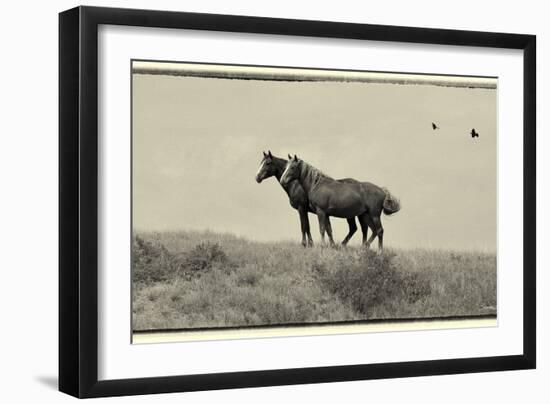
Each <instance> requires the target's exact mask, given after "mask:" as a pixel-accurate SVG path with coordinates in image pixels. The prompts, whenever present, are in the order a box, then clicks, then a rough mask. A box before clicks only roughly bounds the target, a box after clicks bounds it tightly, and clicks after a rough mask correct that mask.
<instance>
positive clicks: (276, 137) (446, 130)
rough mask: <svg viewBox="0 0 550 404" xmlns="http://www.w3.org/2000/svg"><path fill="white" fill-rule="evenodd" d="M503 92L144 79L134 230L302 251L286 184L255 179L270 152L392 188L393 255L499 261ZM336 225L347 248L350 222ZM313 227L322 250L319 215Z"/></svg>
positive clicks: (140, 77)
mask: <svg viewBox="0 0 550 404" xmlns="http://www.w3.org/2000/svg"><path fill="white" fill-rule="evenodd" d="M469 79H471V78H469ZM496 91H497V90H495V89H485V88H463V87H442V86H434V85H425V84H410V85H404V84H383V83H372V82H359V81H354V82H335V81H326V82H325V81H314V82H308V81H306V82H303V81H302V82H296V81H294V82H293V81H269V80H237V79H218V78H204V77H185V76H173V75H171V76H168V75H150V74H134V75H133V209H134V210H133V223H134V228H135V229H137V230H206V229H209V230H213V231H219V232H231V233H234V234H237V235H240V236H245V237H247V238H250V239H253V240H259V241H270V240H295V241H296V242H299V240H300V239H301V234H300V224H299V219H298V213H297V211H296V210H294V209H292V208H291V207H290V205H289V203H288V198H287V195H286V193H285V192H284V191H283V189H282V188H281V186H280V185H279V184H278V183H277V181H276V179H275V178H271V179H268V180H266V181H264V182H262V183H261V184H257V183H256V181H255V180H254V176H255V174H256V171H257V169H258V166H259V164H260V160H261V158H262V151H264V150H265V151H267V150H268V149H269V150H271V151H272V153H273V154H275V155H277V156H279V157H284V156H286V155H287V153H292V154H294V153H296V154H297V155H298V156H299V157H300V158H303V159H304V160H305V161H307V162H308V163H310V164H312V165H313V166H315V167H317V168H319V169H321V170H323V171H324V172H325V173H327V174H329V175H330V176H332V177H334V178H343V177H353V178H355V179H357V180H363V181H370V182H374V183H375V184H378V185H380V186H384V187H387V188H388V189H389V190H390V191H391V192H392V194H394V195H396V196H397V197H399V198H400V200H401V203H402V210H401V211H400V212H398V213H397V214H395V215H393V216H392V217H387V216H385V217H384V216H383V217H382V224H383V225H384V228H385V244H386V245H387V246H390V247H391V246H395V247H429V248H453V249H481V250H491V251H494V250H495V249H496V231H497V229H496V217H497V216H496V215H497V210H496V209H497V205H496V201H497V198H496V181H497V148H496V147H497V128H496V122H497V92H496ZM432 122H436V123H437V125H438V126H439V127H440V129H439V130H436V131H433V130H432V127H431V123H432ZM472 128H475V129H476V131H477V132H478V133H479V138H476V139H472V138H471V137H470V135H469V132H470V130H471V129H472ZM331 222H332V225H333V229H334V233H335V239H336V240H338V241H341V239H343V238H344V236H345V235H346V233H347V223H346V221H345V220H344V219H338V218H332V219H331ZM310 223H311V229H312V235H313V238H314V241H316V242H319V230H318V229H319V227H318V222H317V218H316V216H315V215H313V214H310ZM360 239H361V236H360V231H359V232H357V233H356V235H355V236H354V238H353V240H352V244H357V243H359V242H360Z"/></svg>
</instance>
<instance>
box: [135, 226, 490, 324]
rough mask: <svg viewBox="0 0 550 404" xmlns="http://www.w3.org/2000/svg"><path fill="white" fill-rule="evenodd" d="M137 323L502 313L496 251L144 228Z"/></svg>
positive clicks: (138, 252) (138, 258)
mask: <svg viewBox="0 0 550 404" xmlns="http://www.w3.org/2000/svg"><path fill="white" fill-rule="evenodd" d="M132 287H133V297H132V299H133V302H132V310H133V327H134V330H136V331H138V330H152V329H180V328H203V327H241V326H253V325H275V324H289V323H293V324H294V323H320V322H339V321H356V320H369V319H403V318H427V317H447V316H476V315H496V256H495V254H489V253H482V252H468V253H465V252H453V251H444V250H424V249H412V250H402V249H399V250H398V249H393V250H392V249H386V250H385V252H384V254H383V255H381V256H379V255H376V254H375V253H373V252H366V251H365V250H364V249H363V248H359V247H349V248H345V249H342V248H341V249H332V248H320V247H315V248H308V249H304V248H303V247H302V246H300V245H298V244H297V243H289V242H280V243H256V242H252V241H250V240H246V239H243V238H239V237H236V236H233V235H230V234H219V233H213V232H164V233H138V234H136V235H135V236H134V241H133V286H132Z"/></svg>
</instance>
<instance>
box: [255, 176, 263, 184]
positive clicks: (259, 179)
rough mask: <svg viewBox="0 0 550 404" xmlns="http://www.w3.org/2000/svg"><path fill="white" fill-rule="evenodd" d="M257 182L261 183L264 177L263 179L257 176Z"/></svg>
mask: <svg viewBox="0 0 550 404" xmlns="http://www.w3.org/2000/svg"><path fill="white" fill-rule="evenodd" d="M256 182H257V183H258V184H260V183H261V182H262V179H261V178H260V177H258V176H256Z"/></svg>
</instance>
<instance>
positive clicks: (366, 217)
mask: <svg viewBox="0 0 550 404" xmlns="http://www.w3.org/2000/svg"><path fill="white" fill-rule="evenodd" d="M363 215H364V220H365V222H366V223H367V225H368V227H370V229H371V230H372V234H371V235H370V237H369V239H368V240H367V241H366V242H363V244H364V245H365V247H367V249H368V248H369V247H370V245H371V243H372V242H373V241H374V239H375V238H376V235H377V234H378V233H377V227H376V224H375V222H374V220H373V218H372V217H371V216H370V215H369V214H366V213H364V214H363Z"/></svg>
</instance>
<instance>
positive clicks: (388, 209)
mask: <svg viewBox="0 0 550 404" xmlns="http://www.w3.org/2000/svg"><path fill="white" fill-rule="evenodd" d="M383 189H384V192H385V193H386V196H385V197H384V202H383V203H382V209H383V210H384V213H385V214H386V215H393V214H394V213H397V212H399V210H400V209H401V202H399V199H397V198H396V197H395V196H393V195H392V194H390V191H388V190H387V189H386V188H383Z"/></svg>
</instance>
